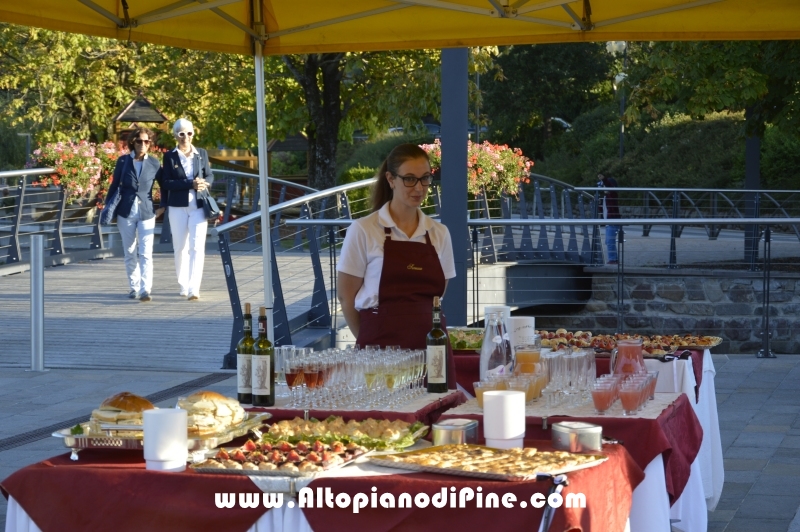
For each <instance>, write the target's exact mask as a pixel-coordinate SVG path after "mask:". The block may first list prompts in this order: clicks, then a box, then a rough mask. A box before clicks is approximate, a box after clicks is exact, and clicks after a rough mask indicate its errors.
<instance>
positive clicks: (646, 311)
mask: <svg viewBox="0 0 800 532" xmlns="http://www.w3.org/2000/svg"><path fill="white" fill-rule="evenodd" d="M642 270H643V269H637V270H636V271H632V272H626V276H625V277H626V278H625V281H624V290H625V294H624V298H625V299H624V306H623V319H624V324H625V329H624V330H625V332H627V333H639V334H686V333H693V334H703V335H709V336H720V337H722V338H723V343H722V344H721V345H720V346H719V347H716V348H714V350H713V351H714V352H715V353H756V352H758V350H759V349H760V348H761V336H760V333H761V330H762V307H763V305H762V301H763V287H764V284H763V280H762V278H761V277H760V275H759V276H756V275H753V274H750V273H744V274H741V275H742V276H741V277H736V278H734V277H731V273H732V272H723V273H722V274H717V272H710V273H703V272H689V271H686V270H681V271H680V272H675V271H672V272H665V273H663V274H659V273H656V274H654V273H652V272H649V271H648V272H645V271H642ZM593 273H594V274H593V278H592V298H591V300H589V302H588V303H587V304H586V306H585V308H584V309H583V310H582V311H580V312H577V313H574V314H572V315H571V316H570V317H563V316H562V317H544V316H543V317H538V316H537V319H536V324H537V326H539V327H540V328H542V329H555V328H559V327H564V328H567V329H570V330H590V331H592V332H594V333H596V334H599V333H611V332H615V330H616V328H617V286H618V285H617V278H616V276H611V275H609V274H608V273H606V272H603V273H599V272H593ZM721 275H726V276H725V277H722V276H721ZM769 290H770V292H769V297H770V330H771V331H772V339H771V348H772V351H773V352H774V353H792V354H800V277H798V276H792V277H788V276H786V274H781V277H780V278H775V275H773V278H772V280H771V281H770V287H769Z"/></svg>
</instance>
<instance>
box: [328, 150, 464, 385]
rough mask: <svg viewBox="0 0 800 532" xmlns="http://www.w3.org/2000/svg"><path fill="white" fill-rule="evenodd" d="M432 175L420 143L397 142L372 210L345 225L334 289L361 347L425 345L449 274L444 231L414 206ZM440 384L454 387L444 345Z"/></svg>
mask: <svg viewBox="0 0 800 532" xmlns="http://www.w3.org/2000/svg"><path fill="white" fill-rule="evenodd" d="M432 180H433V178H432V177H431V167H430V162H429V161H428V155H427V154H426V153H425V151H424V150H423V149H422V148H420V147H419V146H416V145H414V144H401V145H400V146H397V147H396V148H395V149H394V150H392V152H391V153H390V154H389V156H388V157H387V158H386V160H385V161H384V162H383V165H382V166H381V168H380V170H379V171H378V181H377V182H376V184H375V188H374V189H373V192H372V211H373V212H372V214H370V215H369V216H366V217H364V218H361V219H359V220H357V221H355V222H354V223H353V224H352V225H351V226H350V227H349V228H348V230H347V236H346V237H345V239H344V244H343V246H342V253H341V257H340V261H339V265H338V267H337V270H338V272H339V275H338V294H339V302H340V303H341V304H342V310H343V312H344V316H345V320H346V321H347V324H348V325H349V326H350V330H351V331H352V332H353V334H354V335H355V336H356V338H357V340H356V343H357V344H358V345H360V346H361V347H364V346H367V345H380V346H381V347H386V346H387V345H399V346H401V347H404V348H408V349H425V338H426V336H427V334H428V331H430V329H431V325H432V323H431V309H432V305H433V297H434V296H442V295H443V294H444V292H445V288H446V287H447V280H448V279H452V278H453V277H455V275H456V272H455V265H454V263H453V246H452V242H451V240H450V232H449V231H448V230H447V227H445V226H444V225H442V224H441V223H439V222H437V221H435V220H433V219H431V218H430V217H428V216H426V215H425V214H424V213H423V212H422V210H420V208H419V207H420V205H422V202H423V201H424V200H425V197H426V196H427V194H428V187H429V186H430V184H431V182H432ZM445 326H446V324H445V319H444V315H442V327H443V328H445ZM447 385H448V388H450V389H455V388H456V381H455V365H454V362H453V355H452V352H451V350H450V349H449V348H448V354H447Z"/></svg>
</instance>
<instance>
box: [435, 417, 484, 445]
mask: <svg viewBox="0 0 800 532" xmlns="http://www.w3.org/2000/svg"><path fill="white" fill-rule="evenodd" d="M476 441H478V422H477V421H475V420H474V419H447V420H445V421H440V422H439V423H434V424H433V445H449V444H451V443H456V444H458V443H475V442H476Z"/></svg>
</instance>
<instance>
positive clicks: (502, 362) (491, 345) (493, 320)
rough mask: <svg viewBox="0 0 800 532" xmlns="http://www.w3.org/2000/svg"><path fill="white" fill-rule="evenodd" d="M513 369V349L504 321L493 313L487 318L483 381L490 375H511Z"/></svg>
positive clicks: (481, 371)
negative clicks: (507, 337) (510, 345)
mask: <svg viewBox="0 0 800 532" xmlns="http://www.w3.org/2000/svg"><path fill="white" fill-rule="evenodd" d="M513 369H514V367H513V360H512V358H511V349H510V347H509V341H508V340H507V339H506V330H505V327H504V325H503V321H502V319H500V318H499V317H498V316H497V314H495V313H491V314H489V315H488V316H487V318H486V331H485V332H484V334H483V345H482V346H481V360H480V376H481V380H485V379H486V377H487V376H488V375H493V374H499V375H503V374H506V375H508V374H511V373H512V370H513Z"/></svg>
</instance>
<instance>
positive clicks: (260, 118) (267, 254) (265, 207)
mask: <svg viewBox="0 0 800 532" xmlns="http://www.w3.org/2000/svg"><path fill="white" fill-rule="evenodd" d="M255 49H256V56H255V64H256V127H258V182H259V190H260V192H261V196H260V198H259V199H260V201H261V257H262V259H261V260H262V267H263V269H264V306H265V307H266V308H267V317H268V318H269V320H270V322H271V323H272V327H267V337H268V338H269V341H270V342H273V343H274V341H275V331H274V328H275V322H274V320H273V317H272V250H271V247H272V239H271V238H270V235H271V234H272V233H271V231H270V227H269V181H267V173H268V168H267V113H266V108H265V103H264V52H263V45H262V44H261V43H260V42H259V41H256V42H255Z"/></svg>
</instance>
